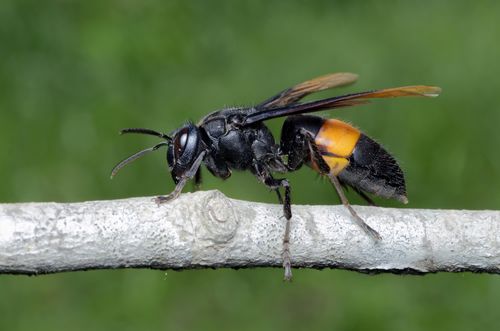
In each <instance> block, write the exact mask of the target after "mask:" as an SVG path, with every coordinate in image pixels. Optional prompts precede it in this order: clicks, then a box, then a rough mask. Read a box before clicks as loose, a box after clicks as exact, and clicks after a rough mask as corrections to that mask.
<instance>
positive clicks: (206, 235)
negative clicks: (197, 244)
mask: <svg viewBox="0 0 500 331" xmlns="http://www.w3.org/2000/svg"><path fill="white" fill-rule="evenodd" d="M201 204H202V207H203V209H202V211H201V212H202V213H204V214H205V215H204V216H205V217H203V219H204V220H205V222H200V223H199V226H200V229H198V230H199V231H196V232H197V238H198V239H201V240H209V241H211V242H212V243H214V244H224V243H227V242H229V241H230V240H231V239H232V238H233V237H234V235H235V234H236V230H237V229H238V225H239V221H240V220H239V217H238V214H237V213H236V210H235V208H234V205H233V203H232V201H231V200H230V199H228V198H227V197H226V196H225V195H224V194H222V193H221V192H220V191H216V190H214V191H210V194H207V195H206V196H205V197H204V198H203V200H202V202H201Z"/></svg>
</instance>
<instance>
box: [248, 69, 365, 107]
mask: <svg viewBox="0 0 500 331" xmlns="http://www.w3.org/2000/svg"><path fill="white" fill-rule="evenodd" d="M357 79H358V75H356V74H351V73H349V72H338V73H335V74H328V75H324V76H321V77H316V78H313V79H311V80H308V81H305V82H303V83H300V84H297V85H295V86H293V87H290V88H287V89H286V90H284V91H281V92H280V93H278V94H276V95H275V96H273V97H271V98H269V99H267V100H266V101H264V102H262V103H260V104H259V105H258V106H257V107H255V108H256V109H258V110H260V109H265V108H276V107H283V106H286V105H290V104H292V103H295V102H297V101H299V100H300V99H302V98H303V97H305V96H306V95H309V94H311V93H314V92H319V91H323V90H327V89H330V88H333V87H338V86H344V85H349V84H352V83H354V82H355V81H356V80H357Z"/></svg>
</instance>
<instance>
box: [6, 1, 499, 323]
mask: <svg viewBox="0 0 500 331" xmlns="http://www.w3.org/2000/svg"><path fill="white" fill-rule="evenodd" d="M499 17H500V2H498V1H477V2H473V1H455V0H449V1H433V2H430V1H420V2H416V1H406V2H405V1H394V2H393V1H365V2H362V3H358V2H354V1H296V2H295V1H272V0H266V1H241V2H236V1H197V2H191V3H190V2H188V1H149V0H145V1H132V0H128V1H125V0H124V1H109V2H106V1H98V0H93V1H90V0H87V1H79V2H76V1H69V0H68V1H63V0H61V1H43V2H40V1H36V0H33V1H24V0H12V1H10V0H3V1H1V2H0V151H2V152H1V153H0V183H1V184H0V201H2V202H24V201H84V200H95V199H117V198H125V197H132V196H148V195H155V194H161V193H166V192H169V191H170V190H171V189H172V188H173V184H172V182H171V179H170V176H169V174H168V172H167V169H166V166H165V161H164V153H156V154H153V155H149V156H148V157H146V158H144V159H142V160H141V161H139V162H137V163H135V164H133V165H131V166H130V167H127V168H126V169H125V170H124V171H123V172H122V173H120V175H119V176H118V177H117V178H116V179H115V180H113V181H110V180H109V171H110V169H111V167H112V166H113V165H114V164H115V163H116V162H117V161H119V160H121V159H122V158H123V157H125V156H127V155H129V154H131V153H132V152H135V151H136V150H138V149H140V148H144V147H147V146H150V145H152V144H153V143H154V142H155V141H156V140H155V139H152V138H151V137H149V138H148V137H138V136H134V137H120V136H118V134H117V133H118V131H119V129H121V128H123V127H150V128H154V129H157V130H162V131H166V132H169V131H170V130H172V129H175V128H176V127H178V126H179V125H180V124H182V123H183V122H184V121H185V120H188V119H191V120H194V121H197V120H198V119H199V118H201V117H202V116H203V115H205V114H206V113H208V112H210V111H213V110H215V109H218V108H221V107H224V106H232V105H242V104H243V105H249V104H254V103H257V102H259V101H261V100H263V99H265V98H267V97H269V96H270V95H272V94H274V93H275V92H278V91H279V90H281V89H283V88H285V87H288V86H290V85H293V84H295V83H297V82H300V81H302V80H305V79H309V78H312V77H315V76H317V75H322V74H325V73H329V72H335V71H351V72H355V73H358V74H360V80H359V82H358V84H357V85H355V86H353V87H349V88H343V89H341V90H340V91H337V92H338V93H343V92H353V91H360V90H364V89H372V88H382V87H390V86H397V85H410V84H433V85H439V86H441V87H442V88H443V94H442V96H440V97H439V98H437V99H402V100H395V99H394V100H382V101H377V102H375V103H373V104H371V105H367V106H361V107H357V108H355V109H354V108H352V109H345V110H337V111H335V112H331V113H330V114H328V115H329V116H335V117H338V118H341V119H343V120H346V121H349V122H351V123H354V124H355V125H356V126H358V127H360V128H362V129H363V130H364V131H365V132H366V133H367V134H369V135H370V136H372V137H374V138H375V139H377V140H378V141H380V142H381V143H382V144H384V145H385V146H386V147H387V149H388V150H390V151H391V152H392V153H393V154H394V155H395V156H396V157H397V158H398V159H399V160H400V162H401V165H402V167H403V169H404V170H405V172H406V176H407V185H408V193H409V198H410V204H409V205H408V207H410V208H466V209H499V208H500V192H499V184H500V177H499V171H498V170H499V164H500V154H499V147H498V146H499V142H500V135H499V132H498V125H499V123H500V112H499V111H498V106H497V104H498V95H499V91H500V81H499V77H500V69H499V66H498V63H497V61H498V60H499V59H500V43H499V41H500V28H499V22H498V20H499ZM330 95H332V92H324V93H322V94H320V95H319V96H316V97H321V96H330ZM325 114H326V113H325ZM281 123H282V121H280V120H275V121H271V122H270V123H269V126H270V127H271V128H272V130H273V131H274V132H275V133H276V134H278V133H279V128H280V125H281ZM205 174H206V176H205V183H204V189H220V190H221V191H223V192H224V193H225V194H227V195H228V196H230V197H234V198H239V199H247V200H251V201H264V202H273V203H274V202H275V196H274V195H273V194H271V193H268V191H267V189H266V188H265V187H264V186H262V185H261V184H259V183H258V182H257V181H256V180H255V178H253V177H252V176H251V175H250V174H234V175H233V177H232V178H231V179H230V180H228V181H226V182H222V181H220V180H218V179H215V178H212V177H211V176H209V175H208V174H207V173H206V172H205ZM289 178H290V180H291V182H292V185H293V187H294V188H295V189H294V191H293V198H294V203H296V204H337V203H338V201H337V198H336V195H335V193H334V192H333V191H332V188H331V187H330V185H328V184H326V183H324V182H322V181H320V180H317V179H316V178H317V176H316V175H315V174H313V173H312V172H311V171H310V170H308V169H303V170H301V171H299V172H298V173H294V174H291V175H290V176H289ZM242 188H244V189H242ZM350 197H351V200H352V201H353V202H354V203H361V201H360V200H359V199H357V197H355V196H352V195H351V196H350ZM379 203H380V204H381V205H384V206H398V207H400V206H399V205H397V204H395V203H391V202H386V201H379ZM282 273H283V272H282V270H280V269H254V270H238V271H234V270H207V271H199V270H198V271H184V272H170V271H169V272H168V273H165V272H161V271H153V270H118V271H92V272H77V273H67V274H59V275H48V276H41V277H24V276H5V275H4V276H0V330H137V329H144V330H147V329H158V330H188V329H193V330H196V329H197V330H201V329H204V330H223V329H238V330H255V329H259V330H285V329H287V330H293V329H308V330H309V329H338V330H359V329H368V328H369V329H370V330H473V329H486V330H492V329H498V327H499V325H500V314H499V304H500V279H499V278H498V276H491V275H477V274H438V275H428V276H425V277H420V276H405V277H402V276H393V275H378V276H367V275H362V274H358V273H354V272H347V271H340V270H323V271H316V270H297V271H295V273H294V275H295V281H294V282H293V283H292V284H285V283H282V281H281V279H282Z"/></svg>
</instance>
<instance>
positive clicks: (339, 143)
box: [314, 120, 361, 158]
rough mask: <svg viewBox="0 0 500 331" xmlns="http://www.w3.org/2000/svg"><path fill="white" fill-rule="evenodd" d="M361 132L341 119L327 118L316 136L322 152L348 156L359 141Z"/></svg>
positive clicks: (315, 139) (316, 141)
mask: <svg viewBox="0 0 500 331" xmlns="http://www.w3.org/2000/svg"><path fill="white" fill-rule="evenodd" d="M360 135H361V132H359V130H357V129H356V128H353V127H352V126H350V125H349V124H347V123H344V122H342V121H339V120H326V121H325V122H324V123H323V125H322V126H321V129H320V130H319V132H318V134H317V135H316V137H315V138H314V141H315V143H316V145H318V146H319V147H320V149H321V151H322V152H327V153H328V154H330V156H337V157H343V158H347V157H349V156H351V154H352V152H353V151H354V147H355V146H356V144H357V143H358V140H359V136H360Z"/></svg>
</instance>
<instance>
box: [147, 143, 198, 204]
mask: <svg viewBox="0 0 500 331" xmlns="http://www.w3.org/2000/svg"><path fill="white" fill-rule="evenodd" d="M205 155H206V151H202V152H201V153H200V154H199V155H198V157H197V158H196V159H195V160H194V162H193V164H192V165H191V168H189V170H188V171H186V172H185V173H184V174H183V175H182V177H181V178H180V179H179V182H177V185H175V188H174V190H173V191H172V192H170V193H169V194H167V195H164V196H158V197H156V198H155V199H154V201H155V202H156V204H158V205H160V204H162V203H166V202H168V201H171V200H174V199H176V198H177V197H179V195H180V194H181V192H182V189H183V188H184V186H185V185H186V183H187V182H188V180H190V179H191V178H193V177H194V176H196V173H197V171H198V169H199V168H200V166H201V162H203V158H204V157H205Z"/></svg>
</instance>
